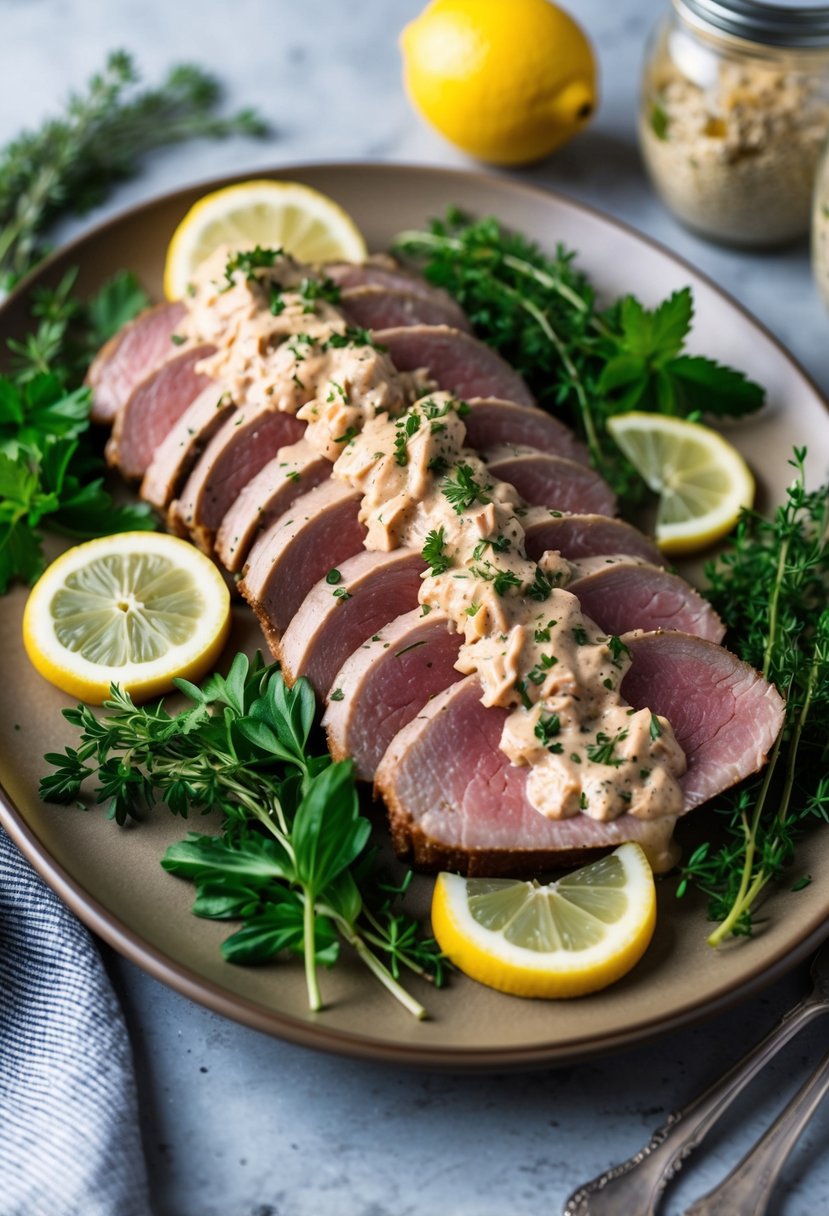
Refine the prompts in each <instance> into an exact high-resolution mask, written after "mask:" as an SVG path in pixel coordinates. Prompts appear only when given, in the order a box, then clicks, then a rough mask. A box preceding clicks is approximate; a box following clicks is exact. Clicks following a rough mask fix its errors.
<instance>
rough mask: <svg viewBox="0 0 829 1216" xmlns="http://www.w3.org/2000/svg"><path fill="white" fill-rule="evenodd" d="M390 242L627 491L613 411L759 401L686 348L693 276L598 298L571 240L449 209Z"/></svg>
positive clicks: (685, 410) (631, 474)
mask: <svg viewBox="0 0 829 1216" xmlns="http://www.w3.org/2000/svg"><path fill="white" fill-rule="evenodd" d="M394 247H395V249H396V250H397V251H398V252H400V253H402V254H404V255H405V256H406V257H409V258H412V259H414V260H415V261H417V262H418V264H419V265H421V267H422V270H423V273H424V274H425V276H426V277H427V278H428V279H429V280H430V281H431V282H433V283H435V284H437V285H438V286H440V287H443V288H445V289H446V290H447V291H449V292H450V294H451V295H453V296H454V297H455V299H456V300H457V301H458V302H459V303H460V304H461V306H462V307H463V308H464V309H465V310H466V312H467V314H468V316H469V319H470V321H471V322H472V326H473V329H474V330H475V333H476V334H477V335H478V336H479V337H480V338H482V339H483V340H484V341H485V342H487V343H488V344H489V345H491V346H493V347H495V349H496V350H499V351H500V352H501V353H502V354H503V355H504V357H505V358H506V359H507V360H508V361H509V362H510V363H512V364H513V366H514V367H516V368H517V369H518V370H519V371H520V372H521V373H522V374H523V375H524V377H525V378H526V380H527V381H528V383H529V385H530V387H531V388H532V390H533V392H534V393H535V395H536V397H537V398H538V401H539V404H540V405H542V406H544V407H545V408H546V409H549V410H550V411H551V412H561V413H564V414H565V415H566V416H567V418H568V420H569V421H570V422H571V423H572V424H573V425H574V426H575V427H576V428H577V429H578V430H579V431H580V432H581V433H582V435H583V436H584V438H585V440H586V442H587V444H588V447H589V449H590V454H591V458H592V461H593V464H594V465H595V467H596V468H597V469H598V470H599V471H600V472H601V473H602V474H603V475H604V476H605V477H606V478H607V480H608V481H610V483H611V484H612V485H613V487H614V489H615V490H616V492H617V493H618V494H619V495H620V497H622V498H623V499H625V500H627V501H628V502H630V503H635V502H636V501H639V500H641V499H642V497H643V496H644V494H645V487H644V483H643V482H642V480H641V478H640V477H639V475H638V474H637V473H636V471H635V470H634V469H633V467H632V466H631V465H630V464H629V463H628V461H627V460H626V459H625V458H624V456H623V455H622V454H621V452H620V451H619V450H618V449H617V447H616V445H615V443H614V442H613V440H612V439H611V438H610V436H609V434H608V432H607V419H608V418H609V417H611V416H612V415H613V414H617V413H624V412H625V411H626V410H632V409H643V410H653V411H656V412H659V413H664V414H676V415H678V416H687V415H689V414H693V413H697V412H698V411H700V410H704V411H705V412H706V413H708V414H713V415H718V416H722V415H725V416H738V415H743V414H748V413H751V412H753V411H755V410H757V409H759V408H760V406H761V405H762V404H763V399H764V393H763V390H762V389H761V388H760V387H759V385H757V384H754V383H752V382H751V381H750V380H748V379H746V377H745V376H744V375H743V374H742V373H741V372H738V371H735V370H733V369H732V368H728V367H723V366H722V365H720V364H718V363H716V362H714V360H712V359H707V358H705V357H703V356H701V355H689V354H688V353H687V352H686V350H685V343H686V339H687V337H688V335H689V332H690V328H691V322H692V319H693V300H692V296H691V291H690V288H685V289H683V290H681V291H677V292H674V293H673V294H672V295H671V296H669V297H668V298H667V299H666V300H664V301H663V302H662V303H661V304H660V305H659V306H658V307H657V308H654V309H648V308H646V307H644V305H643V304H642V303H641V302H640V301H639V300H637V299H636V298H635V297H634V296H632V295H627V296H624V297H622V298H620V299H618V300H616V301H615V302H614V303H612V304H611V305H610V306H609V307H600V306H599V304H598V302H597V298H596V293H595V290H594V288H593V286H592V285H591V283H590V282H589V280H588V279H587V277H586V275H584V274H583V273H582V272H581V271H580V270H578V269H577V268H576V266H575V255H574V253H573V252H571V251H569V250H567V249H565V248H564V246H562V245H561V244H559V245H558V246H557V247H556V251H555V253H554V254H553V255H552V256H547V255H545V254H544V253H542V252H541V250H540V249H539V247H538V246H537V245H536V244H534V243H533V242H532V241H530V240H527V238H526V237H523V236H520V235H518V234H516V233H513V232H509V231H507V230H506V229H505V228H503V227H502V226H501V224H500V223H499V222H498V221H497V220H495V219H492V218H486V219H481V220H476V221H473V220H470V219H469V218H468V217H466V216H465V215H463V214H462V213H461V212H460V211H458V210H457V209H451V210H450V211H449V212H448V213H447V215H446V217H445V218H444V219H442V220H433V221H432V222H431V223H430V224H429V227H428V229H427V230H426V231H408V232H402V233H400V235H399V236H398V237H397V239H396V241H395V246H394Z"/></svg>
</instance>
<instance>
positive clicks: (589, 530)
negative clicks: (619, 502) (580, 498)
mask: <svg viewBox="0 0 829 1216" xmlns="http://www.w3.org/2000/svg"><path fill="white" fill-rule="evenodd" d="M522 523H523V525H524V533H525V536H526V545H527V553H528V554H529V556H530V557H531V558H533V560H534V561H538V559H539V557H541V554H542V553H545V552H546V551H547V550H548V549H555V550H557V551H558V552H559V553H562V554H563V555H564V556H565V557H569V558H572V559H573V560H576V559H578V558H580V557H596V556H599V555H603V554H606V553H626V554H629V555H630V556H631V557H641V558H642V559H643V560H644V561H646V562H650V563H651V565H653V566H661V565H663V564H664V558H663V556H662V553H661V552H660V550H659V549H658V548H657V547H656V545H655V544H654V543H653V541H652V540H649V539H648V537H647V536H645V535H644V533H642V532H640V531H639V529H638V528H634V527H633V526H632V525H631V524H626V523H625V522H624V520H621V519H611V518H610V516H608V515H570V514H566V513H564V512H561V511H551V510H544V509H543V508H541V507H531V508H530V510H529V511H528V512H527V514H526V516H525V517H524V519H523V520H522Z"/></svg>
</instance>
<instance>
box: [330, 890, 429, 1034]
mask: <svg viewBox="0 0 829 1216" xmlns="http://www.w3.org/2000/svg"><path fill="white" fill-rule="evenodd" d="M321 911H324V912H325V914H326V915H327V916H331V917H332V918H333V919H334V920H335V921H336V922H337V925H338V926H339V929H340V932H341V933H342V935H343V937H344V938H345V940H346V941H347V942H348V944H349V945H350V946H352V947H353V949H354V950H355V951H356V953H357V957H358V958H359V959H360V960H361V961H362V962H363V963H365V965H366V966H367V967H368V969H369V971H371V972H372V974H373V975H374V976H376V978H377V979H378V980H379V981H380V983H381V984H382V985H383V987H384V988H386V989H387V990H388V991H389V992H390V993H391V995H392V996H393V997H394V998H395V1000H397V1001H399V1002H400V1004H401V1005H402V1006H403V1007H404V1008H405V1009H407V1010H408V1011H409V1013H410V1014H412V1016H413V1017H416V1018H417V1019H418V1021H420V1022H422V1021H423V1020H424V1019H425V1018H426V1017H427V1013H426V1010H425V1009H424V1008H423V1006H422V1005H421V1003H420V1001H417V1000H415V998H414V997H413V996H412V995H411V993H409V992H407V991H406V989H405V988H404V987H403V985H402V984H398V982H397V980H396V979H395V978H394V976H393V975H392V973H391V972H390V971H389V969H388V968H387V967H385V966H384V965H383V963H382V962H381V961H380V959H379V958H378V957H377V955H376V954H374V952H373V951H371V950H369V948H368V946H367V945H366V943H365V941H364V940H363V938H362V937H361V936H360V934H359V933H356V932H355V931H354V929H353V928H352V926H351V925H350V924H348V922H347V921H345V920H344V919H343V918H342V917H341V916H340V915H338V913H336V912H335V911H334V910H333V909H332V908H327V907H326V908H324V909H321Z"/></svg>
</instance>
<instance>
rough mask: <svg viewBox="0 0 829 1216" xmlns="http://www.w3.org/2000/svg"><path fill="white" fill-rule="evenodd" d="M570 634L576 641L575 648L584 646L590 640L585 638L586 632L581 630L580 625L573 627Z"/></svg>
mask: <svg viewBox="0 0 829 1216" xmlns="http://www.w3.org/2000/svg"><path fill="white" fill-rule="evenodd" d="M571 633H572V634H573V637H574V638H575V640H576V645H577V646H586V645H587V644H588V642H589V641H590V638H589V637H588V636H587V630H586V629H583V628H582V627H581V625H574V626H573V628H572V630H571Z"/></svg>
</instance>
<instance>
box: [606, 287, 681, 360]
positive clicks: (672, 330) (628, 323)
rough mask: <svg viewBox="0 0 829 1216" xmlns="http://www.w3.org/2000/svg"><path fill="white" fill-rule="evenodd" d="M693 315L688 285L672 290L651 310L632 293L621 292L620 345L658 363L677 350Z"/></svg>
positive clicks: (634, 353)
mask: <svg viewBox="0 0 829 1216" xmlns="http://www.w3.org/2000/svg"><path fill="white" fill-rule="evenodd" d="M693 315H694V307H693V300H692V297H691V289H690V288H689V287H684V288H683V289H682V290H681V291H675V292H674V293H673V295H671V296H669V297H668V299H667V300H664V301H663V302H662V303H661V304H660V305H659V307H658V308H656V309H654V310H653V311H651V310H649V309H647V308H644V307H643V305H642V304H641V303H640V302H639V301H638V300H637V299H636V298H635V297H634V296H625V297H624V299H623V300H622V303H621V321H622V333H623V338H624V349H625V350H626V351H627V352H628V353H629V354H632V355H639V356H640V357H641V358H644V359H647V360H648V361H649V362H650V363H651V364H653V366H656V367H658V366H660V365H661V364H662V363H664V362H666V361H667V360H668V359H672V358H673V357H674V356H675V355H678V354H679V352H680V350H681V349H682V346H683V344H684V342H685V338H686V336H687V334H688V331H689V330H690V328H691V320H692V318H693Z"/></svg>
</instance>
